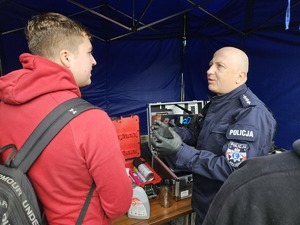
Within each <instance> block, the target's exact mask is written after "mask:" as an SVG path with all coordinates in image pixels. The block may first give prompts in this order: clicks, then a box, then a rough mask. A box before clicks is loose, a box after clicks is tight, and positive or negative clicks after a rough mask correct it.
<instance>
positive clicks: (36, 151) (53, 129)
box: [11, 98, 98, 173]
mask: <svg viewBox="0 0 300 225" xmlns="http://www.w3.org/2000/svg"><path fill="white" fill-rule="evenodd" d="M95 108H98V107H97V106H94V105H92V104H90V103H89V102H87V101H85V100H83V99H81V98H73V99H70V100H67V101H65V102H63V103H62V104H60V105H59V106H57V107H56V108H55V109H53V110H52V111H51V112H50V113H49V114H48V115H47V116H46V117H45V119H43V120H42V121H41V122H40V124H39V125H38V126H37V127H36V128H35V130H34V131H33V132H32V133H31V135H30V136H29V138H28V139H27V140H26V142H25V143H24V144H23V146H22V147H21V149H20V150H19V151H18V153H17V154H16V156H15V157H14V159H13V160H12V162H11V165H12V166H13V167H18V168H19V169H21V170H22V171H23V172H24V173H26V172H27V171H28V169H29V168H30V166H31V165H32V163H33V162H34V161H35V160H36V159H37V158H38V156H39V155H40V154H41V153H42V151H43V150H44V148H46V146H47V145H48V144H49V143H50V142H51V141H52V139H53V138H54V137H55V136H56V134H57V133H58V132H59V131H60V130H61V129H62V128H63V127H64V126H65V125H66V124H67V123H68V122H69V121H70V120H72V119H73V118H75V117H76V116H78V115H79V114H80V113H82V112H84V111H86V110H89V109H95ZM29 153H30V154H29Z"/></svg>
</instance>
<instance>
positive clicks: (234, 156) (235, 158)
mask: <svg viewBox="0 0 300 225" xmlns="http://www.w3.org/2000/svg"><path fill="white" fill-rule="evenodd" d="M248 150H249V145H248V144H247V143H239V142H234V141H230V142H229V143H228V146H227V150H226V153H225V155H226V159H227V161H228V162H229V164H230V165H231V166H233V167H238V166H239V165H240V164H241V162H243V161H245V160H246V159H247V152H248Z"/></svg>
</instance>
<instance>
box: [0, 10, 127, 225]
mask: <svg viewBox="0 0 300 225" xmlns="http://www.w3.org/2000/svg"><path fill="white" fill-rule="evenodd" d="M25 34H26V38H27V40H28V47H29V50H30V51H31V53H32V54H28V53H25V54H22V55H21V56H20V61H21V63H22V65H23V68H22V69H20V70H16V71H13V72H11V73H9V74H7V75H5V76H3V77H1V78H0V99H1V102H0V114H1V117H0V127H1V129H2V132H1V135H0V146H4V145H7V144H10V143H14V144H16V146H17V148H18V149H19V148H20V147H21V146H22V144H23V143H24V141H25V140H26V139H27V138H28V136H29V135H30V133H31V132H32V131H33V130H34V128H35V127H36V126H37V125H38V123H39V122H40V121H41V120H42V119H43V118H44V117H45V116H46V114H47V113H49V112H50V111H51V110H52V109H53V108H55V107H56V106H57V105H58V104H60V103H62V102H64V101H66V100H68V99H71V98H76V97H80V96H81V93H80V90H79V87H83V86H86V85H89V84H90V83H91V79H90V77H91V71H92V67H93V66H95V65H96V61H95V59H94V57H93V55H92V45H91V42H90V39H91V35H90V33H89V32H88V31H87V30H86V29H85V28H84V27H83V26H81V25H80V24H79V23H77V22H75V21H73V20H71V19H68V18H67V17H65V16H63V15H61V14H58V13H46V14H42V15H39V16H36V17H34V18H33V19H32V20H31V21H29V22H28V25H27V27H26V30H25ZM8 154H9V152H4V154H2V155H1V160H2V161H3V160H5V159H6V157H7V155H8ZM29 178H30V180H31V182H32V184H33V186H34V188H35V190H36V192H37V195H38V197H39V199H40V201H41V203H42V206H43V208H44V211H45V214H46V217H47V220H48V222H49V225H52V224H75V222H76V220H77V218H78V216H79V213H80V210H81V208H82V206H83V204H84V201H85V199H86V196H87V193H88V191H89V189H90V186H91V184H92V182H93V180H94V181H95V183H96V190H95V192H94V194H93V197H92V199H91V203H90V205H89V208H88V211H87V214H86V216H85V219H84V224H85V225H88V224H91V225H94V224H111V220H112V219H114V218H117V217H119V216H121V215H123V214H124V213H126V211H127V210H128V209H129V207H130V204H131V198H132V185H131V180H130V179H129V177H128V176H127V174H126V171H125V160H124V157H123V155H122V154H121V151H120V145H119V142H118V138H117V134H116V131H115V128H114V126H113V124H112V122H111V120H110V118H109V117H108V115H107V114H106V113H105V112H104V111H102V110H100V109H93V110H89V111H87V112H84V113H82V114H81V115H79V116H78V117H76V118H75V119H73V120H72V121H71V122H70V123H69V124H68V125H67V126H66V127H64V128H63V129H62V131H61V132H60V133H59V134H58V135H57V136H56V137H55V138H54V140H53V141H52V142H51V143H50V144H49V145H48V147H47V148H46V149H45V150H44V151H43V153H42V154H41V156H40V157H39V158H38V159H37V161H36V162H35V163H34V164H33V166H32V167H31V168H30V170H29ZM118 187H122V188H118Z"/></svg>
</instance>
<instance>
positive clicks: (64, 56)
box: [59, 50, 71, 68]
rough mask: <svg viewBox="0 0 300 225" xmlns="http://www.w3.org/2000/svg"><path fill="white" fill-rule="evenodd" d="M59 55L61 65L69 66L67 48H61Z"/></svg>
mask: <svg viewBox="0 0 300 225" xmlns="http://www.w3.org/2000/svg"><path fill="white" fill-rule="evenodd" d="M59 57H60V62H61V64H62V65H64V66H65V67H67V68H69V67H70V65H71V64H70V52H69V51H68V50H62V51H60V54H59Z"/></svg>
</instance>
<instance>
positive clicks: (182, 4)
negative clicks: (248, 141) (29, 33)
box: [0, 0, 300, 149]
mask: <svg viewBox="0 0 300 225" xmlns="http://www.w3.org/2000/svg"><path fill="white" fill-rule="evenodd" d="M11 2H14V4H16V2H17V3H18V5H22V6H27V7H30V8H31V9H32V8H33V7H38V8H35V11H34V13H33V12H32V11H30V13H28V12H27V13H24V15H23V14H21V13H20V12H26V10H28V8H27V9H26V10H25V9H24V8H23V9H20V11H18V12H15V10H16V8H15V7H10V5H11ZM47 2H48V1H45V2H44V3H43V4H41V3H38V1H26V3H22V1H4V3H3V2H0V15H2V16H6V17H9V15H8V13H9V12H8V10H7V9H5V8H4V7H2V6H1V4H3V5H4V6H5V7H8V8H9V10H11V13H14V16H13V18H14V19H18V18H19V21H18V20H17V21H18V22H19V23H20V24H23V26H24V24H25V23H26V21H27V19H28V18H30V16H32V15H34V14H37V13H36V12H39V13H41V12H45V11H57V12H61V13H64V14H66V15H71V12H70V10H71V9H70V8H68V10H69V11H68V10H66V9H67V8H66V7H60V6H59V4H62V5H63V4H71V3H70V2H68V1H67V2H68V3H66V2H64V1H61V3H55V4H54V3H53V4H54V6H52V5H51V4H50V3H49V5H47ZM81 2H82V3H81V4H85V2H88V3H89V7H90V8H91V5H93V4H94V5H95V4H96V3H91V2H93V1H81ZM98 2H99V1H98ZM100 2H101V1H100ZM125 2H127V3H128V2H130V3H131V2H132V1H105V3H106V4H111V5H114V4H116V3H118V4H117V5H118V6H119V7H120V9H121V8H122V7H121V6H122V5H123V4H124V5H126V4H125ZM136 2H137V1H136ZM141 2H143V4H144V8H143V7H142V8H143V9H145V6H146V3H147V2H148V1H141ZM149 2H151V1H149ZM149 2H148V3H149ZM158 2H159V1H153V4H154V3H156V4H158V6H157V8H154V9H155V10H154V11H153V12H151V13H150V14H149V17H143V19H144V20H146V18H152V19H156V20H158V19H160V18H164V17H163V16H161V14H160V13H162V12H164V8H167V7H169V8H172V7H173V8H172V10H171V9H168V13H166V12H164V13H166V14H167V15H171V14H176V12H184V13H178V15H177V16H176V17H175V16H174V17H172V18H170V19H166V20H164V21H163V22H161V23H157V24H155V25H153V26H151V28H154V29H156V30H159V31H161V32H158V33H159V35H156V34H157V33H155V35H154V34H153V33H152V31H149V29H144V30H142V31H140V32H138V31H137V32H133V33H132V34H131V35H127V36H126V37H122V38H117V39H115V40H113V38H111V39H110V37H112V36H113V35H115V36H117V35H118V32H119V30H117V31H115V30H114V29H113V26H108V25H107V24H106V23H105V24H104V21H102V20H101V21H102V22H103V24H101V27H100V28H98V27H96V25H95V23H96V22H99V21H98V20H99V18H98V17H97V15H93V16H92V17H90V14H91V12H88V11H85V12H84V14H72V15H71V16H72V17H73V19H76V20H78V21H80V22H81V23H83V24H84V25H85V26H87V27H88V29H89V30H90V31H91V32H92V33H93V34H95V37H96V38H94V40H93V46H94V57H95V59H96V60H97V65H96V66H95V67H94V70H93V76H92V84H91V85H90V86H89V87H85V88H83V89H82V95H83V98H85V99H86V100H88V101H90V102H92V103H93V104H95V105H98V106H100V107H101V108H103V109H104V110H105V111H106V112H107V113H108V114H109V115H110V116H112V117H114V116H129V115H134V114H138V115H139V116H140V128H141V134H147V113H146V109H147V104H148V103H156V102H175V101H181V100H182V98H183V95H182V92H181V91H182V78H183V81H184V100H185V101H189V100H208V94H209V93H208V90H207V80H206V70H207V68H208V63H209V61H210V59H211V57H212V55H213V53H214V52H215V51H216V50H217V49H219V48H221V47H223V46H235V47H238V48H241V49H242V50H244V51H245V52H246V53H247V54H248V56H249V60H250V70H249V74H248V82H247V84H248V86H249V87H250V88H251V89H252V91H253V92H254V93H256V95H257V96H258V97H259V98H260V99H261V100H262V101H263V102H265V104H266V105H267V106H268V107H269V108H270V110H271V111H272V112H273V113H274V116H275V118H276V120H277V122H278V128H277V134H276V137H275V144H276V145H278V146H280V147H283V148H286V149H290V148H291V145H292V143H293V141H294V140H295V139H297V138H300V132H299V130H300V116H299V112H300V104H299V99H300V51H299V50H300V30H299V29H298V26H299V25H300V23H299V21H300V19H299V18H300V7H299V4H298V3H299V1H291V5H290V6H291V11H290V15H291V17H290V23H289V27H288V29H286V27H285V26H286V23H285V19H286V9H287V5H288V1H279V0H276V1H267V0H264V1H263V0H262V1H245V2H244V3H241V1H220V0H219V1H206V2H209V4H208V3H207V4H206V5H205V4H204V5H202V4H200V3H202V2H204V1H197V5H196V6H199V7H200V8H199V7H195V5H192V6H193V7H195V9H193V10H191V11H188V10H187V9H189V8H190V7H191V6H190V5H189V4H188V3H186V1H184V0H182V1H173V2H172V1H171V2H170V1H165V4H167V3H168V2H169V4H167V6H164V3H158ZM160 2H163V1H160ZM250 3H251V4H250ZM34 4H35V5H34ZM56 4H57V5H56ZM97 4H98V3H97ZM136 4H137V3H136ZM120 5H121V6H120ZM53 7H54V8H53ZM55 7H56V8H55ZM72 7H74V8H75V9H77V7H76V6H72ZM115 7H116V5H115ZM124 7H125V6H124ZM202 7H206V8H205V10H209V12H211V13H213V15H210V13H209V14H208V13H207V12H204V11H203V10H200V9H203V8H202ZM122 9H123V8H122ZM1 10H3V11H2V12H1ZM149 10H150V9H149ZM186 11H187V12H186ZM92 12H93V11H92ZM97 12H99V13H101V15H108V13H107V14H105V13H106V12H108V10H103V11H101V10H99V11H97ZM16 13H17V14H16ZM136 14H138V13H137V12H136ZM140 15H141V12H140ZM150 15H151V16H150ZM167 15H166V16H167ZM250 16H251V18H250ZM153 17H155V18H153ZM156 17H157V18H156ZM249 18H250V19H249ZM114 19H115V20H117V19H116V18H114ZM224 21H225V22H224ZM13 22H14V21H13V20H11V23H13ZM1 23H2V24H1ZM124 23H125V22H124ZM148 23H150V22H148ZM9 24H10V20H9V19H8V20H5V21H4V18H3V17H1V16H0V28H1V36H0V57H1V65H2V67H1V68H2V73H3V74H5V73H8V72H10V71H11V70H14V69H18V68H20V63H19V61H18V57H19V54H21V53H22V52H27V51H28V50H27V47H26V41H25V38H24V35H23V31H22V30H21V29H17V30H13V31H12V32H6V31H7V30H9V29H8V27H6V26H8V25H9ZM16 27H18V26H15V27H12V28H16ZM12 28H10V29H12ZM99 29H100V30H102V32H103V30H106V31H107V32H106V33H97V31H98V30H99ZM108 31H109V33H108ZM112 34H113V35H112ZM110 35H111V36H110ZM100 36H101V37H103V39H102V38H99V37H100Z"/></svg>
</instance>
